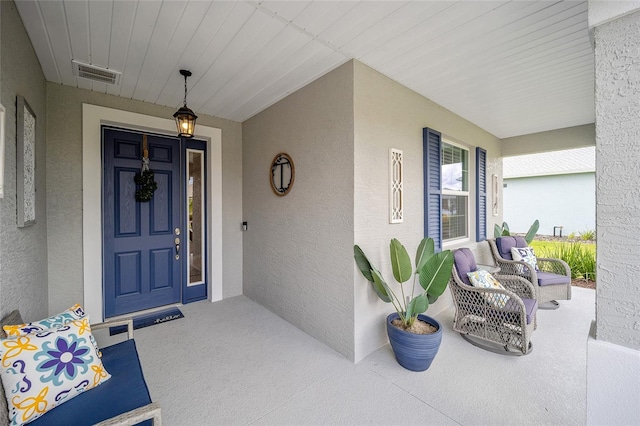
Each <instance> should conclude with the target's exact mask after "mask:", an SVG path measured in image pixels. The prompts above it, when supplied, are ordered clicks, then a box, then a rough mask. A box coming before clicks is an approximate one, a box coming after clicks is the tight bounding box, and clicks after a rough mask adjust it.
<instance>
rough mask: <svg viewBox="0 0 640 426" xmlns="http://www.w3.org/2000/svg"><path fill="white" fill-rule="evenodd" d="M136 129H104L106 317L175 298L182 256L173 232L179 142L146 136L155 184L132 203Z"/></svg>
mask: <svg viewBox="0 0 640 426" xmlns="http://www.w3.org/2000/svg"><path fill="white" fill-rule="evenodd" d="M142 141H143V136H142V134H141V133H137V132H132V131H124V130H119V129H113V128H109V127H104V128H103V158H104V180H103V241H104V253H103V265H104V267H103V268H104V273H103V279H104V292H105V294H104V300H105V316H106V317H111V316H115V315H121V314H125V313H130V312H135V311H140V310H144V309H149V308H154V307H158V306H162V305H167V304H171V303H177V302H180V298H181V287H182V280H181V270H182V269H183V265H182V262H183V260H182V256H181V253H180V256H179V257H178V259H176V244H175V241H174V239H175V238H176V237H177V238H182V235H180V236H177V235H174V230H175V229H176V228H182V222H181V221H182V218H181V214H180V203H179V200H180V181H181V167H180V140H179V139H177V138H168V137H161V136H157V135H147V148H148V152H149V160H150V166H149V167H150V169H151V170H152V171H153V172H154V179H155V181H156V183H157V184H158V188H157V189H156V191H155V192H154V194H153V198H152V199H151V201H149V202H137V201H136V199H135V191H136V184H135V183H134V180H133V179H134V176H135V175H136V173H139V172H140V168H141V165H142V155H143V147H142V145H143V142H142Z"/></svg>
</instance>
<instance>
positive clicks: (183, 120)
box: [173, 70, 198, 138]
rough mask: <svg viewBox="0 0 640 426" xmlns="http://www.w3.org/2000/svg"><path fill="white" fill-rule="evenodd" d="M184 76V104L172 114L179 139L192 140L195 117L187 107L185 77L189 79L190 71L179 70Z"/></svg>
mask: <svg viewBox="0 0 640 426" xmlns="http://www.w3.org/2000/svg"><path fill="white" fill-rule="evenodd" d="M180 74H182V75H183V76H184V104H183V105H182V106H181V107H180V109H179V110H177V111H176V112H175V114H173V118H175V119H176V126H177V127H178V136H179V137H181V138H192V137H193V134H194V132H195V128H196V120H197V118H198V116H197V115H195V114H194V113H193V111H191V110H190V109H189V108H188V107H187V77H191V71H188V70H180Z"/></svg>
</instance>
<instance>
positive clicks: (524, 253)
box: [511, 247, 539, 271]
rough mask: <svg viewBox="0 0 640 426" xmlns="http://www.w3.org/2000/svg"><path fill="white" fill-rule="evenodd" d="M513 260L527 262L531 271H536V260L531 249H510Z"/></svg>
mask: <svg viewBox="0 0 640 426" xmlns="http://www.w3.org/2000/svg"><path fill="white" fill-rule="evenodd" d="M511 256H512V257H513V260H518V261H522V262H527V263H528V264H529V266H531V268H533V270H535V271H538V270H539V269H538V259H537V258H536V254H535V252H534V251H533V247H511Z"/></svg>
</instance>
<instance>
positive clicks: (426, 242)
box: [416, 238, 435, 273]
mask: <svg viewBox="0 0 640 426" xmlns="http://www.w3.org/2000/svg"><path fill="white" fill-rule="evenodd" d="M434 251H435V249H434V243H433V238H423V239H422V241H420V245H419V246H418V250H417V251H416V273H418V272H419V271H420V270H421V269H422V267H423V266H424V264H425V262H426V261H427V259H429V257H431V256H433V253H434Z"/></svg>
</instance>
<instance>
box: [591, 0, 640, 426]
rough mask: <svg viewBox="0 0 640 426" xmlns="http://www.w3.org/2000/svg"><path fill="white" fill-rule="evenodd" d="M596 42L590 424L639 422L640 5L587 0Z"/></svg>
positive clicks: (634, 2)
mask: <svg viewBox="0 0 640 426" xmlns="http://www.w3.org/2000/svg"><path fill="white" fill-rule="evenodd" d="M589 28H590V30H591V31H592V34H593V41H594V45H595V71H596V72H595V95H596V96H595V118H596V229H597V271H596V272H597V293H596V321H595V322H594V324H592V327H591V328H592V329H591V333H590V335H589V338H588V343H587V424H593V425H596V424H609V425H614V424H619V425H621V424H640V396H639V395H640V284H639V283H640V2H638V1H617V2H609V1H600V0H589Z"/></svg>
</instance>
